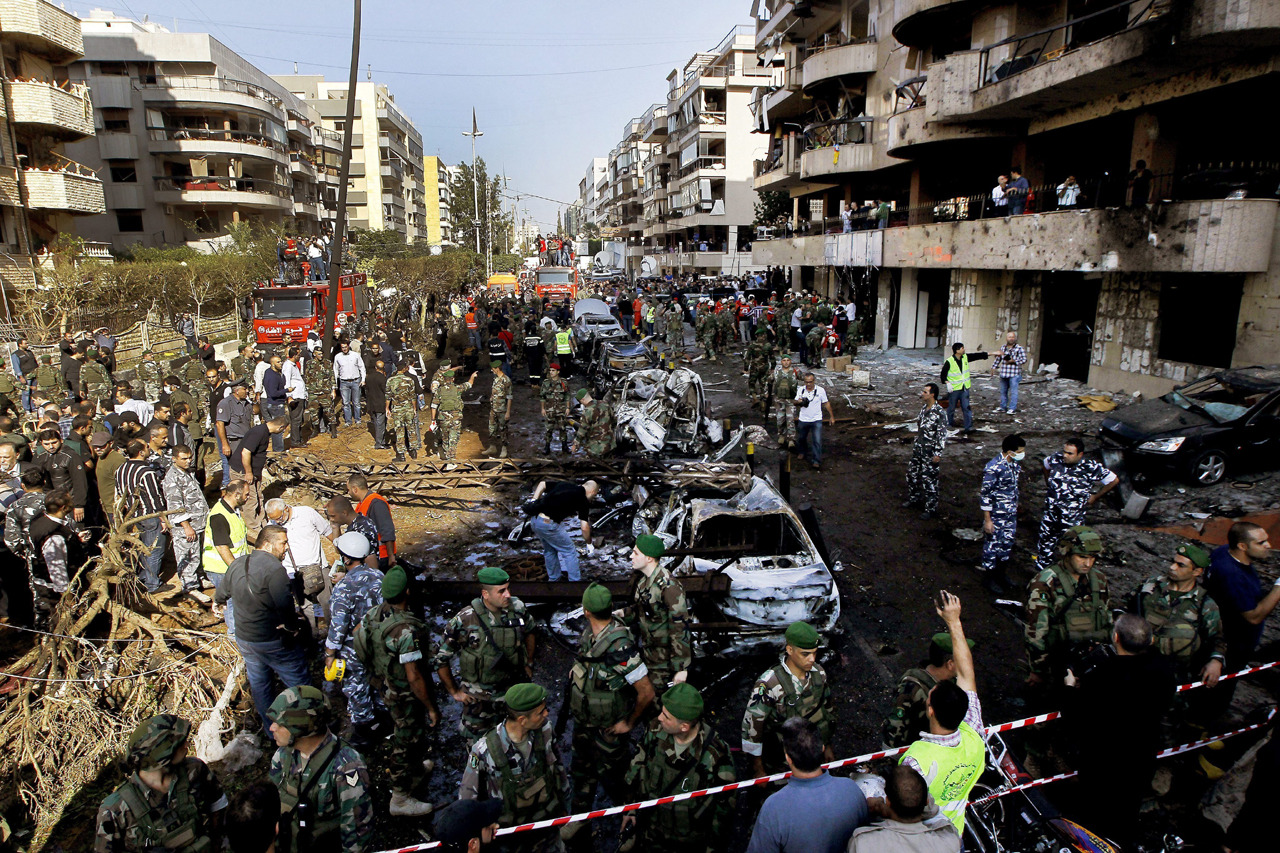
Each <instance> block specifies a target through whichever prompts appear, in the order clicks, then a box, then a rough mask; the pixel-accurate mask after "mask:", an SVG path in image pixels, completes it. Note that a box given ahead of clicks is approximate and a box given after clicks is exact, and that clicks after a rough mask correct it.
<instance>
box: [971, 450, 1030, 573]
mask: <svg viewBox="0 0 1280 853" xmlns="http://www.w3.org/2000/svg"><path fill="white" fill-rule="evenodd" d="M1026 455H1027V443H1026V442H1025V441H1024V440H1023V439H1022V436H1020V435H1016V434H1015V435H1007V436H1005V438H1004V441H1003V442H1001V444H1000V455H999V456H997V457H995V458H994V459H992V460H991V461H990V462H988V463H987V464H986V467H985V468H983V470H982V488H981V490H980V491H979V493H978V508H979V509H980V510H982V514H983V516H984V518H983V522H982V530H983V532H984V533H986V535H987V538H986V541H985V542H983V544H982V563H981V564H979V566H978V570H979V571H980V572H983V573H984V574H987V576H988V577H991V578H1002V577H1003V576H1004V565H1005V563H1006V562H1007V561H1008V559H1009V555H1010V554H1011V553H1013V537H1014V535H1015V534H1016V533H1017V532H1018V478H1019V476H1021V474H1022V466H1021V465H1020V464H1019V463H1020V462H1021V461H1022V460H1023V459H1024V458H1026Z"/></svg>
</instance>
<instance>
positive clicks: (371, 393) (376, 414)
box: [364, 358, 387, 450]
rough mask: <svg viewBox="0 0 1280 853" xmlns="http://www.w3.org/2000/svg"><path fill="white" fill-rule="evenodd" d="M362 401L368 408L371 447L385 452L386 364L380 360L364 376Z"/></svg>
mask: <svg viewBox="0 0 1280 853" xmlns="http://www.w3.org/2000/svg"><path fill="white" fill-rule="evenodd" d="M364 400H365V404H366V405H367V406H368V407H369V423H370V425H372V426H373V447H374V449H375V450H385V449H386V447H387V445H386V437H387V363H386V362H385V361H383V360H382V359H381V358H379V359H377V360H375V361H374V363H373V369H371V370H370V371H369V372H368V373H367V374H366V376H365V383H364Z"/></svg>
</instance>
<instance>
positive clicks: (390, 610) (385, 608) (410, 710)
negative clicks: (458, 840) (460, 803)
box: [354, 566, 440, 817]
mask: <svg viewBox="0 0 1280 853" xmlns="http://www.w3.org/2000/svg"><path fill="white" fill-rule="evenodd" d="M408 587H409V577H408V575H406V574H405V571H404V569H403V568H401V567H400V566H392V567H391V568H389V569H387V573H386V575H384V576H383V578H382V599H383V601H382V604H379V605H378V606H377V607H375V608H374V609H372V610H370V611H369V612H368V613H366V614H365V616H364V619H362V620H361V621H360V627H359V629H357V632H356V635H355V640H354V646H355V652H356V657H357V658H359V659H360V662H361V663H363V664H364V665H365V667H366V668H367V670H368V672H369V682H370V683H371V684H372V685H373V686H374V687H376V688H377V689H378V690H380V691H381V692H382V701H383V702H385V703H386V705H387V710H388V711H390V712H391V719H392V720H393V721H394V722H395V727H396V728H395V732H394V733H393V734H392V735H391V738H390V742H391V755H390V756H389V759H390V761H389V763H390V768H389V769H390V771H391V815H392V817H399V816H403V817H412V816H415V815H424V814H428V813H430V811H431V804H430V803H424V802H421V801H419V800H417V799H416V798H415V797H414V793H415V789H416V788H417V787H418V785H419V784H421V783H422V781H423V780H424V779H425V778H426V775H427V774H428V773H430V772H431V769H432V768H433V767H434V766H435V764H434V762H432V761H431V760H430V759H428V758H427V757H426V753H427V729H428V727H435V725H436V724H437V723H439V722H440V711H439V710H438V709H437V708H436V703H435V697H434V696H433V695H432V694H433V693H434V688H433V686H432V685H433V684H434V681H433V680H432V678H431V673H430V672H429V671H428V670H427V668H426V666H425V665H424V661H429V660H430V659H431V656H430V654H429V653H430V632H429V631H428V629H427V625H426V623H425V622H423V621H422V620H421V619H420V618H418V616H417V615H416V614H414V613H413V612H412V611H411V610H410V609H409V596H408Z"/></svg>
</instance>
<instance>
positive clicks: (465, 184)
mask: <svg viewBox="0 0 1280 853" xmlns="http://www.w3.org/2000/svg"><path fill="white" fill-rule="evenodd" d="M449 190H450V192H451V193H452V194H453V202H452V205H451V207H450V210H451V211H452V215H453V235H454V240H455V241H457V242H458V244H459V245H460V246H461V247H466V248H468V249H470V250H471V251H475V250H476V231H477V229H478V230H479V232H480V251H479V253H480V258H481V260H480V268H481V270H483V269H484V256H485V254H486V253H487V252H488V251H490V250H491V251H493V252H495V253H496V252H501V251H505V250H506V248H507V243H508V242H509V241H510V233H511V230H510V229H511V227H512V218H511V216H510V214H508V213H505V212H503V209H502V181H501V179H500V178H497V177H494V178H490V177H489V173H488V171H487V168H486V166H485V162H484V159H483V158H478V159H477V160H476V168H475V181H474V182H473V181H472V171H471V164H470V163H462V164H461V165H460V166H459V168H458V171H457V173H456V174H455V175H454V177H453V180H452V181H450V184H449ZM477 190H478V191H479V193H480V195H479V202H480V204H479V217H478V218H477V216H476V198H477V196H476V192H477ZM490 240H492V245H491V244H490Z"/></svg>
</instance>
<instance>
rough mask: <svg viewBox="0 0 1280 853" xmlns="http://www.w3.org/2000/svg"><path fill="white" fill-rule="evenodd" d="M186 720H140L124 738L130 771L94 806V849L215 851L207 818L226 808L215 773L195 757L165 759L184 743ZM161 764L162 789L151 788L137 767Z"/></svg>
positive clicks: (103, 852)
mask: <svg viewBox="0 0 1280 853" xmlns="http://www.w3.org/2000/svg"><path fill="white" fill-rule="evenodd" d="M190 734H191V724H190V723H188V722H187V721H186V720H183V719H181V718H180V717H175V716H173V715H172V714H161V715H159V716H156V717H152V718H150V719H149V720H145V721H143V722H142V723H141V724H140V725H139V726H138V728H137V730H135V732H134V734H133V736H132V737H131V738H130V739H129V751H128V758H129V763H130V765H131V767H132V769H133V770H134V772H133V773H131V774H130V775H129V778H128V779H126V780H125V781H124V784H123V785H121V786H120V787H119V788H116V790H115V792H114V793H112V794H110V795H108V796H107V798H106V799H105V800H103V801H102V805H101V806H100V807H99V808H98V820H97V831H96V833H95V835H94V840H93V851H94V853H125V851H130V853H133V852H134V851H136V853H152V851H155V850H171V851H174V853H215V851H216V849H217V848H215V847H214V844H213V839H212V838H211V837H210V836H211V835H212V832H211V827H210V825H209V824H210V819H211V818H212V817H213V815H214V814H215V813H216V812H219V811H222V810H223V809H225V808H226V807H227V797H226V795H225V794H224V793H223V792H222V786H221V785H219V784H218V779H217V777H216V776H214V775H213V773H212V772H210V770H209V768H208V767H207V766H206V765H205V763H204V762H203V761H201V760H199V759H198V758H185V759H183V760H182V762H181V763H179V764H176V765H175V764H171V760H172V757H173V756H174V755H175V754H176V753H177V751H178V749H179V748H180V747H182V746H183V745H184V744H185V743H186V742H187V737H188V736H189V735H190ZM152 767H164V768H165V769H167V770H168V771H169V772H170V773H172V774H173V776H174V781H173V782H172V784H171V785H170V787H169V790H168V791H156V790H153V789H152V788H151V787H149V786H148V785H147V784H146V783H145V782H143V781H142V778H141V777H140V776H139V775H138V772H137V771H139V770H146V769H149V768H152Z"/></svg>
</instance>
